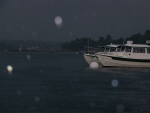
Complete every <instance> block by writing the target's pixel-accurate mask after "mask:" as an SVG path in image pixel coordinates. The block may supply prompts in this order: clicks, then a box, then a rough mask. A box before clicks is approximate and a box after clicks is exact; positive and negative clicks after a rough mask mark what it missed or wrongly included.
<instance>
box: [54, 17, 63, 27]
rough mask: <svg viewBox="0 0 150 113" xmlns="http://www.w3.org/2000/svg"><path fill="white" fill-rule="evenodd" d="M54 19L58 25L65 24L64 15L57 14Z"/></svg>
mask: <svg viewBox="0 0 150 113" xmlns="http://www.w3.org/2000/svg"><path fill="white" fill-rule="evenodd" d="M54 21H55V24H56V26H57V27H61V26H62V25H63V20H62V17H60V16H56V17H55V19H54Z"/></svg>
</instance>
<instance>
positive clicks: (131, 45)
mask: <svg viewBox="0 0 150 113" xmlns="http://www.w3.org/2000/svg"><path fill="white" fill-rule="evenodd" d="M124 45H125V46H129V47H150V45H147V44H124Z"/></svg>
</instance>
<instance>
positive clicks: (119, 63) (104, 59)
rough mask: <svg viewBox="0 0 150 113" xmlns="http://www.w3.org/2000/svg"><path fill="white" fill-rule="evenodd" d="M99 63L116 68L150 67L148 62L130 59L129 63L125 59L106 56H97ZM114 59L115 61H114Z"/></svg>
mask: <svg viewBox="0 0 150 113" xmlns="http://www.w3.org/2000/svg"><path fill="white" fill-rule="evenodd" d="M97 57H98V59H99V61H100V62H101V63H102V65H103V66H106V67H107V66H114V67H150V62H149V61H148V62H146V61H142V60H141V61H139V62H138V60H136V59H133V61H132V60H131V59H130V60H129V61H127V60H126V59H125V58H119V57H111V56H106V55H104V56H103V55H97ZM113 58H114V59H113Z"/></svg>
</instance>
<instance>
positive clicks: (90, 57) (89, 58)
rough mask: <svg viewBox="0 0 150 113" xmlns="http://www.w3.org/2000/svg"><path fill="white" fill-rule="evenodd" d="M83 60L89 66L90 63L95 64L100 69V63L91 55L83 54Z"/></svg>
mask: <svg viewBox="0 0 150 113" xmlns="http://www.w3.org/2000/svg"><path fill="white" fill-rule="evenodd" d="M84 58H85V60H86V62H87V63H88V64H91V63H92V62H97V63H98V64H99V66H100V67H102V64H101V63H100V61H99V59H98V57H97V56H96V55H93V54H84Z"/></svg>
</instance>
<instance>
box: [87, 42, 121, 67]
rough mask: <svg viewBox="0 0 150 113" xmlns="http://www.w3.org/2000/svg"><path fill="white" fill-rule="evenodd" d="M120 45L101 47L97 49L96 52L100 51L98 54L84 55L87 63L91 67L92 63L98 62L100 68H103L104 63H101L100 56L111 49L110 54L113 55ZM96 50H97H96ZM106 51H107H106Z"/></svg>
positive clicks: (89, 53)
mask: <svg viewBox="0 0 150 113" xmlns="http://www.w3.org/2000/svg"><path fill="white" fill-rule="evenodd" d="M118 46H119V45H116V44H110V45H106V46H101V47H99V48H97V49H96V50H98V52H92V53H91V52H88V53H84V58H85V60H86V62H87V63H88V64H89V65H90V64H91V63H92V62H97V63H98V64H99V67H102V66H103V65H102V63H101V62H100V61H99V59H98V55H100V54H104V53H105V52H107V51H108V50H109V48H111V51H110V53H113V52H114V51H116V48H117V47H118ZM94 49H95V48H94ZM104 49H105V51H104Z"/></svg>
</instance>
